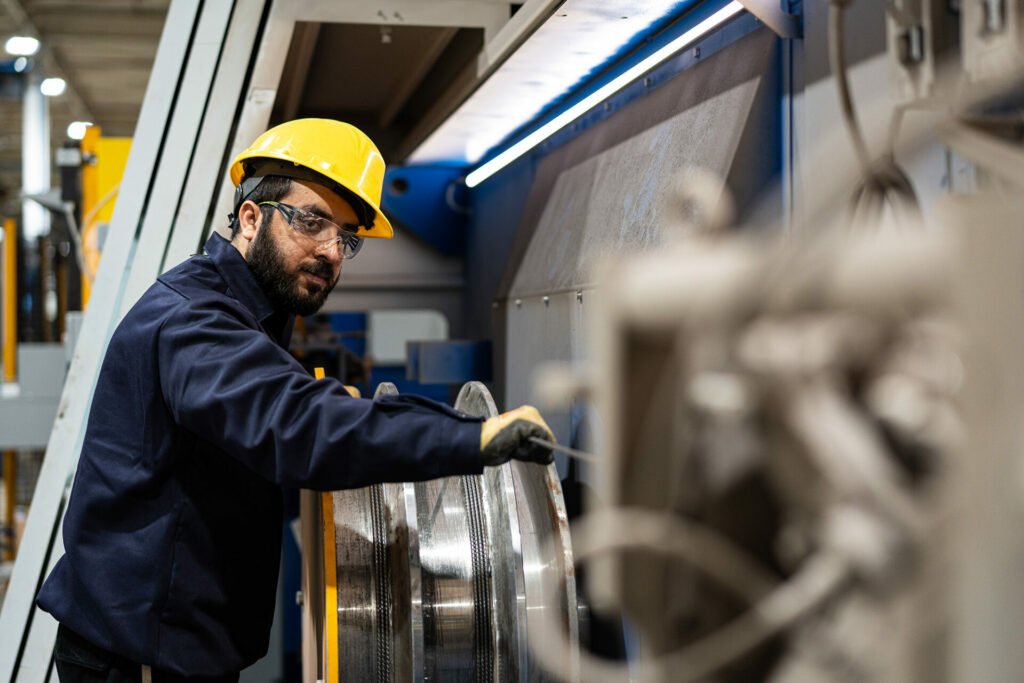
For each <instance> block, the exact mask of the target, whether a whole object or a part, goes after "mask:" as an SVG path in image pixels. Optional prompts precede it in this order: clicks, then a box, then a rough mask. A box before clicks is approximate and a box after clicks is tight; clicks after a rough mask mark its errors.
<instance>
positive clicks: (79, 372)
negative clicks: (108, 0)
mask: <svg viewBox="0 0 1024 683" xmlns="http://www.w3.org/2000/svg"><path fill="white" fill-rule="evenodd" d="M200 9H201V8H200V3H199V2H196V1H195V0H175V2H173V3H172V4H171V6H170V8H169V10H168V15H167V22H166V24H165V26H164V30H163V34H162V36H161V39H160V46H159V48H158V51H157V56H156V60H155V62H154V64H153V71H152V75H151V77H150V81H149V85H148V86H147V88H146V96H145V99H144V101H143V105H142V110H141V112H140V115H139V124H138V126H137V128H136V132H135V141H134V144H133V147H132V152H131V155H130V157H129V159H128V165H127V167H126V169H125V174H124V184H123V187H122V190H121V193H120V194H121V199H120V201H118V203H117V208H116V210H115V212H114V217H113V220H112V222H111V227H110V236H111V238H110V239H108V240H107V245H106V249H105V252H104V258H103V260H102V262H101V264H100V267H99V270H98V272H97V275H96V281H95V284H94V289H93V294H94V296H93V298H92V302H91V305H90V306H89V309H88V311H87V312H86V315H85V321H84V324H83V327H82V333H81V336H80V337H79V340H78V344H77V345H76V348H75V354H74V356H73V358H72V361H71V369H70V371H69V373H68V379H67V381H66V383H65V385H64V391H63V394H62V397H61V403H60V409H59V411H58V414H57V419H56V421H55V422H54V426H53V431H52V432H51V434H50V440H49V443H48V446H47V454H46V458H45V460H44V461H43V466H42V469H41V470H40V474H39V481H38V483H37V485H36V493H35V495H34V497H33V501H32V507H31V509H30V512H29V516H28V519H27V520H26V528H25V536H24V538H25V541H24V542H23V544H22V547H21V549H20V552H19V554H18V557H17V560H16V562H15V566H14V571H13V574H12V576H11V582H10V586H9V588H8V592H7V596H6V598H5V601H4V604H3V610H2V611H0V633H4V634H5V637H4V638H3V639H2V640H0V679H8V680H12V681H13V680H17V681H45V680H46V679H47V676H48V674H49V673H50V668H51V659H52V650H53V642H54V638H55V636H56V622H55V621H54V620H53V619H52V618H49V617H48V616H47V615H46V614H45V613H43V612H41V611H40V610H38V609H35V608H34V607H33V600H34V598H35V593H36V590H37V588H38V586H39V583H40V580H41V579H42V578H43V576H44V574H43V572H44V571H48V570H49V569H50V568H51V567H52V565H53V564H54V563H55V562H56V559H57V558H58V557H59V556H60V553H61V552H62V550H63V544H62V542H61V537H60V533H59V525H60V521H61V519H62V517H63V509H64V501H65V500H66V494H67V490H68V486H67V483H68V481H69V473H70V472H71V470H72V468H73V466H74V464H75V461H76V458H77V454H78V451H79V449H80V448H81V444H82V440H83V438H84V432H85V425H86V423H87V420H88V415H89V409H90V402H91V397H92V390H93V387H94V384H95V379H96V376H97V374H98V372H99V368H100V365H101V363H102V360H103V354H104V351H105V349H106V344H107V340H108V339H109V337H110V334H111V333H112V331H113V328H114V326H115V324H116V323H117V321H118V319H119V316H118V312H119V310H120V302H121V299H122V295H123V294H128V295H130V294H131V293H130V292H126V291H125V277H126V275H127V273H128V267H129V265H130V264H131V262H132V260H133V257H134V254H135V249H136V242H137V239H136V238H137V234H138V228H139V218H140V216H141V215H142V214H143V211H144V209H145V208H146V205H147V203H148V201H149V199H150V197H151V194H152V193H153V192H154V190H156V191H158V188H156V187H155V186H154V184H153V182H152V180H153V178H154V177H155V176H156V175H157V173H156V172H157V165H158V163H159V162H160V160H161V154H162V152H163V150H164V148H165V143H166V141H167V135H166V133H165V132H166V131H167V130H168V129H169V128H170V124H171V122H172V117H173V116H174V114H175V111H174V109H175V106H174V105H175V100H176V94H177V92H178V91H179V86H180V85H181V83H182V71H183V67H184V65H185V59H186V55H187V54H188V51H189V48H190V44H191V41H192V37H193V30H192V29H193V27H194V26H195V24H196V22H197V21H198V20H199V12H200ZM14 634H20V636H18V637H13V636H14Z"/></svg>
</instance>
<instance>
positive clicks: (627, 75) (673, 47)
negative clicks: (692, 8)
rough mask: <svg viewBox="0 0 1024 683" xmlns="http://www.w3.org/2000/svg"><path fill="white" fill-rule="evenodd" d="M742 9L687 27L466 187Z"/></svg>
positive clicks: (482, 169)
mask: <svg viewBox="0 0 1024 683" xmlns="http://www.w3.org/2000/svg"><path fill="white" fill-rule="evenodd" d="M742 10H743V5H741V4H740V3H738V2H736V1H735V0H733V2H730V3H729V4H728V5H726V6H725V7H723V8H722V9H720V10H718V11H717V12H715V13H714V14H712V15H711V16H710V17H708V18H707V19H705V20H704V21H702V22H700V23H699V24H697V25H696V26H694V27H693V28H691V29H690V30H689V31H686V32H685V33H683V34H682V35H680V36H679V37H678V38H676V39H675V40H673V41H672V42H671V43H669V44H667V45H665V46H664V47H662V48H661V49H660V50H658V51H657V52H655V53H654V54H652V55H650V56H649V57H647V58H646V59H644V60H643V61H641V62H639V63H638V64H636V65H634V66H633V67H632V68H630V69H627V70H626V71H624V72H623V73H621V74H620V75H619V76H617V77H615V78H614V79H612V80H611V81H609V82H608V83H606V84H605V85H603V86H601V87H600V88H599V89H597V90H596V91H594V92H593V93H591V94H590V95H588V96H587V97H585V98H583V99H582V100H580V101H579V102H577V103H576V104H574V105H573V106H571V107H569V108H568V109H566V110H565V111H563V112H562V113H561V114H559V115H558V116H556V117H555V118H553V119H552V120H550V121H548V122H547V123H545V124H544V125H543V126H541V127H540V128H538V129H537V130H535V131H533V132H532V133H530V134H529V135H527V136H526V137H525V138H523V139H522V140H520V141H519V142H517V143H515V144H514V145H512V146H511V147H509V148H508V149H506V150H505V151H503V152H502V153H501V154H499V155H498V156H496V157H494V158H493V159H491V160H490V161H487V162H485V163H483V164H481V165H480V166H479V167H477V168H476V169H474V170H473V171H471V172H470V173H469V174H468V175H467V176H466V186H467V187H476V186H477V185H479V184H480V183H482V182H483V181H485V180H487V179H488V178H490V177H491V176H492V175H494V174H495V173H497V172H498V171H500V170H501V169H503V168H505V167H506V166H508V165H509V164H510V163H512V162H513V161H515V160H516V159H518V158H519V157H521V156H523V155H524V154H526V153H527V152H528V151H530V150H531V149H533V148H534V147H536V146H537V145H539V144H540V143H541V142H543V141H544V140H546V139H547V138H549V137H551V136H552V135H553V134H554V133H555V132H557V131H559V130H561V129H562V128H563V127H564V126H566V125H568V124H569V123H571V122H572V121H573V120H575V119H577V118H579V117H580V116H582V115H583V114H584V113H586V112H587V111H589V110H590V109H592V108H593V107H595V106H596V105H597V104H598V103H600V102H602V101H604V100H606V99H608V98H609V97H611V96H612V95H614V94H615V93H617V92H618V91H620V90H622V89H623V88H624V87H626V86H627V85H629V84H630V83H632V82H633V81H635V80H636V79H637V78H639V77H640V76H641V75H643V74H644V73H646V72H648V71H650V70H651V69H653V68H654V67H656V66H658V65H659V64H661V63H662V62H664V61H665V60H666V59H668V58H669V57H671V56H672V55H674V54H675V53H677V52H679V51H680V50H682V49H683V48H684V47H686V46H687V45H689V44H690V43H692V42H694V41H696V40H698V39H700V38H702V37H703V36H704V35H705V34H707V33H710V32H711V31H712V30H714V29H715V28H717V27H718V26H720V25H721V24H723V23H725V22H726V21H727V20H728V19H730V18H732V17H733V16H735V15H736V14H738V13H739V12H740V11H742Z"/></svg>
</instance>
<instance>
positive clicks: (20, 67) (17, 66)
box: [14, 57, 28, 74]
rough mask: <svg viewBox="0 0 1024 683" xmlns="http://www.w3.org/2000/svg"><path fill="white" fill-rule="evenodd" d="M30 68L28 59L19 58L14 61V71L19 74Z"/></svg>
mask: <svg viewBox="0 0 1024 683" xmlns="http://www.w3.org/2000/svg"><path fill="white" fill-rule="evenodd" d="M27 68H28V57H18V58H17V59H15V60H14V70H15V71H16V72H18V73H19V74H20V73H21V72H22V71H24V70H25V69H27Z"/></svg>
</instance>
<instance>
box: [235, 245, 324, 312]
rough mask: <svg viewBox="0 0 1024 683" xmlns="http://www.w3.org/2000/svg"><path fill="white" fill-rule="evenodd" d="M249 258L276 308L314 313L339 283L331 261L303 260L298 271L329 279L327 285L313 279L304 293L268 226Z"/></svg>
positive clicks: (250, 266)
mask: <svg viewBox="0 0 1024 683" xmlns="http://www.w3.org/2000/svg"><path fill="white" fill-rule="evenodd" d="M267 227H269V226H267ZM246 262H247V263H248V264H249V270H251V271H252V274H253V275H254V276H255V277H256V281H257V282H259V284H260V287H261V288H262V289H263V293H264V294H266V295H267V298H268V299H270V303H271V305H272V306H273V307H274V310H276V311H287V312H289V313H294V314H295V315H304V316H305V315H313V314H314V313H316V312H317V311H319V310H320V307H321V306H323V305H324V301H325V300H326V299H327V295H328V294H330V293H331V290H332V289H334V285H335V284H336V283H337V280H335V279H333V278H334V269H333V268H331V265H330V264H329V263H327V262H325V261H320V260H317V261H315V262H313V263H311V264H302V265H300V266H299V271H305V272H307V273H312V274H313V275H316V276H317V277H320V278H323V279H324V280H325V281H326V282H328V283H330V284H328V286H327V287H324V288H320V286H319V285H317V284H315V283H310V284H309V291H310V293H309V294H305V293H304V292H303V290H302V287H301V286H300V283H299V273H298V272H295V273H289V272H288V271H287V270H286V269H285V265H284V258H283V257H282V256H281V252H280V250H279V249H278V248H277V243H276V242H275V241H274V239H273V238H272V237H271V236H270V230H267V229H264V230H260V231H259V232H257V233H256V237H255V239H253V241H252V244H250V245H249V251H248V254H247V256H246Z"/></svg>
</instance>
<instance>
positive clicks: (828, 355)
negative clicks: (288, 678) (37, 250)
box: [0, 0, 1024, 683]
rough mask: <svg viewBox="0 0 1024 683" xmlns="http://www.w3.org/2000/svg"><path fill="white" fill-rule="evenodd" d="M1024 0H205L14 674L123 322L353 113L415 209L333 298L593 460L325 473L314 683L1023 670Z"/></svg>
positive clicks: (150, 106)
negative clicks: (260, 189) (253, 164)
mask: <svg viewBox="0 0 1024 683" xmlns="http://www.w3.org/2000/svg"><path fill="white" fill-rule="evenodd" d="M1019 4H1020V3H1019V2H1017V3H1015V2H1014V1H1012V0H1006V1H1005V2H999V1H996V0H964V1H963V2H961V3H956V4H953V3H941V2H933V1H928V0H920V1H911V0H907V1H903V2H895V3H892V4H891V5H885V6H883V3H880V2H874V1H872V0H854V1H853V2H841V1H840V0H832V1H829V0H815V1H813V2H802V3H796V2H793V3H789V2H787V3H784V4H783V5H779V4H778V3H771V2H762V1H761V0H743V1H742V2H728V1H721V0H719V1H711V0H707V1H705V2H689V1H683V2H674V1H668V0H666V1H660V2H659V1H654V0H651V1H647V0H644V1H637V0H622V1H619V0H563V1H561V2H559V1H557V0H529V1H527V2H524V3H507V2H500V1H499V0H391V1H387V2H385V1H383V0H381V1H376V0H374V1H365V0H360V1H358V2H357V1H355V0H352V1H340V0H338V1H335V2H317V1H315V0H295V1H289V2H283V1H276V0H275V1H271V0H234V2H222V3H221V2H187V1H185V0H175V1H174V2H172V3H171V5H170V9H169V13H168V17H167V28H166V29H165V32H164V35H163V38H162V40H161V44H160V48H159V51H158V53H157V59H156V62H155V63H154V67H153V76H152V78H151V82H150V88H149V92H148V93H147V97H146V100H145V104H144V106H143V112H142V115H141V116H140V119H139V124H138V129H137V131H136V134H135V136H134V142H133V146H132V150H131V155H130V157H129V158H128V164H127V170H126V174H125V180H124V182H123V183H122V186H121V189H120V194H119V199H118V203H117V208H116V210H115V212H114V215H113V217H112V219H111V223H110V227H109V231H108V237H107V239H106V246H105V248H104V252H103V257H102V260H101V262H100V266H99V269H98V271H97V273H96V278H95V282H94V283H93V287H92V296H91V303H90V306H89V308H88V311H87V313H86V316H85V321H84V324H83V327H82V330H81V334H80V337H79V342H78V344H77V346H76V348H75V352H74V355H73V358H72V360H71V366H70V369H71V371H70V373H69V375H68V380H67V381H66V383H65V385H64V393H63V396H62V398H61V404H60V410H59V412H58V415H57V417H56V420H55V422H54V426H53V430H52V433H51V436H50V440H49V444H48V446H47V456H46V460H45V462H44V466H43V471H42V473H41V474H40V480H39V481H40V484H39V487H38V489H37V493H36V495H35V499H34V501H33V505H32V512H31V515H30V517H29V519H28V522H27V528H26V532H25V533H26V539H28V541H27V542H26V543H25V544H24V545H23V547H22V550H21V552H20V554H19V557H18V561H17V564H16V565H15V568H14V573H13V575H12V577H11V584H10V585H11V589H10V590H9V593H8V595H7V597H6V599H5V601H4V604H3V609H2V611H0V634H2V635H3V638H0V679H4V678H9V679H10V680H12V681H18V682H19V683H21V682H23V681H24V682H27V681H40V682H41V681H46V680H55V678H54V677H53V673H52V671H51V663H50V652H51V649H52V644H53V638H54V633H55V630H56V625H55V624H54V623H53V622H52V620H50V619H49V618H48V617H47V616H46V615H45V614H43V613H41V612H39V611H37V610H34V608H33V606H32V592H33V591H34V590H35V587H36V586H37V584H38V582H39V580H40V577H41V576H42V575H43V574H44V573H45V572H46V571H47V568H48V567H50V566H52V563H53V562H54V561H55V560H56V558H57V557H59V555H60V553H61V550H62V546H61V537H60V534H59V533H57V530H58V529H59V522H60V518H61V514H62V509H63V501H64V499H65V496H66V493H67V480H68V476H69V473H70V472H73V465H74V462H75V458H76V457H77V448H78V447H79V442H80V440H81V437H82V430H83V429H84V424H85V419H86V417H87V415H88V410H89V400H90V396H91V391H92V384H93V381H94V378H95V375H96V373H97V372H98V368H99V364H100V362H101V360H102V357H103V350H104V346H105V343H106V339H107V337H108V335H109V334H110V332H111V330H112V329H113V327H114V325H116V323H117V321H118V319H119V318H120V315H121V314H122V313H123V312H124V311H126V310H127V309H128V307H130V306H131V304H132V303H133V302H134V301H135V300H136V298H137V297H138V296H139V295H140V294H141V292H142V291H144V289H145V288H146V287H147V286H148V285H149V283H150V282H152V280H153V279H154V277H156V275H157V274H159V273H160V272H162V271H163V270H165V269H167V268H169V267H171V266H173V265H175V264H176V263H178V262H179V261H180V260H182V259H183V258H186V257H187V256H188V254H190V253H192V252H193V251H194V250H195V249H196V248H197V246H198V245H199V244H201V243H202V241H203V239H204V238H205V237H206V235H208V234H209V232H210V231H211V230H218V229H223V228H224V226H223V225H222V222H223V216H224V215H225V214H226V213H227V212H228V210H229V208H230V197H231V187H230V184H229V183H228V182H227V180H226V175H225V171H226V161H227V160H228V159H230V158H232V157H233V155H234V154H235V153H237V152H238V151H239V150H240V149H241V148H242V147H243V146H244V145H245V144H246V143H247V142H248V141H250V140H251V139H253V138H254V137H255V136H256V135H257V134H258V133H260V132H261V131H263V130H264V129H265V128H267V127H268V125H270V124H273V123H277V122H278V121H282V120H286V119H290V118H295V117H297V116H303V115H325V116H335V117H338V118H346V119H348V120H351V121H352V122H353V123H356V124H357V125H361V126H363V127H365V128H366V129H367V132H368V133H369V134H370V135H371V137H374V138H375V139H378V140H380V141H381V147H382V150H384V155H385V157H386V158H388V159H389V160H394V163H393V164H392V165H391V167H390V169H389V171H388V176H387V181H386V187H385V197H384V209H385V210H386V211H387V212H388V214H389V217H391V218H392V222H393V223H394V224H395V225H396V226H397V236H396V238H395V240H394V241H393V244H388V245H377V244H374V245H367V247H366V248H365V249H364V252H363V253H361V254H360V257H359V258H358V259H356V260H354V261H352V262H351V265H349V264H348V263H346V267H345V271H344V273H343V275H342V279H341V284H340V285H339V287H338V289H337V290H336V291H335V292H334V293H332V295H331V297H330V298H329V299H328V302H327V304H326V306H325V310H326V312H328V313H340V312H347V311H363V312H366V311H370V312H371V313H372V312H375V311H376V312H380V311H388V312H390V313H395V312H396V311H398V312H402V311H404V312H409V311H410V310H411V311H414V312H417V313H420V314H422V313H423V312H424V311H429V312H431V313H432V314H438V313H439V314H440V315H441V316H442V317H443V318H444V320H445V321H446V325H444V326H441V327H443V328H444V329H445V333H444V334H438V335H436V336H433V337H431V338H430V339H429V341H425V340H423V339H420V340H417V339H416V337H415V336H407V337H403V341H405V340H408V341H410V342H412V343H411V344H410V346H409V351H408V352H407V363H406V364H405V365H404V366H403V367H402V369H403V371H404V372H406V373H408V377H410V378H412V379H416V380H419V381H421V382H424V383H430V382H433V383H435V384H439V385H441V386H442V392H444V391H448V390H449V389H450V390H451V391H450V392H449V395H450V396H449V397H450V398H454V405H455V407H456V408H457V409H459V410H462V411H464V412H467V413H471V414H476V415H492V414H495V413H496V412H497V411H499V410H501V409H504V408H506V407H512V406H516V405H520V404H523V403H537V404H538V405H539V407H540V408H541V411H542V412H543V413H544V415H545V418H546V419H547V421H548V422H549V424H550V425H551V427H552V429H553V431H554V433H555V436H556V437H557V440H558V441H559V443H560V444H561V445H562V446H564V447H566V448H568V449H569V450H570V451H572V452H573V453H574V455H567V454H565V453H560V454H559V455H557V458H556V462H555V464H554V465H552V466H551V467H549V468H547V469H543V468H534V469H530V468H528V467H523V466H518V465H514V464H513V465H506V466H503V467H500V468H495V469H493V470H491V471H488V472H487V474H485V475H484V476H482V477H461V478H452V479H444V480H439V481H433V482H423V483H416V484H413V483H402V484H384V485H378V486H373V487H368V488H366V489H360V490H355V491H336V492H326V493H312V492H304V493H303V494H302V503H301V509H302V524H301V526H302V532H301V534H300V536H301V547H302V553H303V559H302V562H303V565H302V574H303V577H304V578H303V581H304V583H303V586H302V591H301V602H302V609H303V610H304V616H303V619H304V621H303V629H304V636H305V637H304V642H305V650H304V656H303V667H304V668H303V681H309V682H310V683H312V682H313V681H318V680H323V681H335V680H359V681H367V680H374V681H399V680H401V681H411V680H428V679H429V680H480V681H483V680H487V681H535V680H568V681H586V682H587V683H590V682H592V681H613V680H614V681H624V680H642V681H658V682H660V681H680V680H714V681H748V680H771V681H778V682H782V681H787V682H788V681H804V680H814V681H874V680H929V681H979V680H984V681H1013V680H1018V679H1019V678H1020V677H1021V673H1022V672H1024V654H1022V653H1024V649H1021V648H1020V647H1019V646H1018V644H1017V642H1016V640H1017V638H1018V637H1019V635H1018V634H1019V633H1020V630H1021V626H1022V623H1024V592H1022V591H1021V589H1020V586H1019V585H1018V584H1019V575H1020V570H1021V567H1022V566H1024V541H1022V540H1021V539H1020V538H1019V534H1018V533H1017V528H1018V527H1019V526H1020V522H1021V521H1024V520H1022V519H1021V517H1022V515H1021V509H1022V506H1021V504H1020V503H1021V493H1020V490H1019V488H1020V486H1019V482H1020V476H1019V471H1020V464H1019V460H1020V453H1021V450H1022V447H1024V443H1021V434H1020V429H1019V414H1020V410H1021V407H1022V404H1024V393H1022V389H1021V387H1024V364H1022V363H1021V361H1020V358H1019V349H1020V348H1021V347H1022V346H1024V318H1022V315H1021V312H1020V310H1019V309H1020V305H1019V302H1018V298H1019V293H1020V292H1021V291H1022V286H1024V283H1022V282H1021V277H1022V275H1021V274H1022V273H1024V268H1021V254H1022V253H1024V242H1022V240H1024V233H1022V232H1021V230H1020V216H1021V215H1022V214H1024V206H1022V205H1021V199H1020V198H1021V196H1022V195H1021V191H1020V190H1021V187H1022V186H1024V171H1022V169H1024V154H1022V151H1021V136H1020V129H1021V126H1020V124H1021V119H1020V112H1021V110H1022V109H1021V95H1022V94H1024V89H1022V88H1021V80H1020V78H1021V65H1022V60H1021V55H1022V54H1024V52H1022V43H1021V40H1022V38H1021V34H1020V26H1019V24H1020V22H1021V11H1020V10H1021V8H1020V7H1019ZM368 63H374V64H379V65H380V68H379V70H378V71H377V72H375V73H374V74H370V75H368V71H367V69H366V66H365V65H366V64H368ZM395 65H397V67H396V66H395ZM339 83H340V84H344V85H345V87H341V86H339ZM184 94H187V95H188V96H187V97H186V96H183V95H184ZM393 321H394V319H391V322H387V321H385V322H386V324H387V325H392V323H393ZM399 326H400V325H399ZM370 327H372V326H370ZM377 329H378V330H383V329H385V323H381V327H379V328H377ZM387 329H389V330H394V329H395V327H394V326H392V327H388V328H387ZM420 329H425V328H420ZM438 329H440V328H438ZM362 333H363V331H362V330H360V334H362ZM410 334H411V333H410ZM366 336H367V337H368V338H369V340H368V343H367V349H373V348H374V344H375V342H374V336H375V335H374V332H373V330H372V329H368V330H366ZM377 336H378V338H379V337H380V336H383V335H382V334H379V335H377ZM442 337H445V338H442ZM417 341H421V342H422V343H419V344H418V343H417ZM481 342H482V343H481ZM308 348H313V345H312V344H310V345H308ZM388 353H392V352H391V351H389V352H388ZM373 355H374V353H373V352H372V351H371V350H368V351H367V357H368V358H369V357H372V356H373ZM378 355H379V357H382V358H383V357H384V355H385V354H384V352H383V351H379V352H378ZM482 361H486V362H482ZM371 365H372V358H369V360H367V361H366V362H365V366H366V368H369V367H370V366H371ZM364 369H365V368H364ZM369 376H372V373H370V375H369ZM472 380H485V381H487V384H486V385H484V384H482V383H480V382H476V381H472ZM396 381H400V380H396ZM373 384H374V386H369V387H367V389H368V390H370V391H372V390H374V389H376V390H377V391H378V392H389V391H396V390H397V389H396V388H395V387H392V386H389V385H387V384H379V383H373ZM377 384H379V387H378V386H377ZM460 386H461V387H462V389H461V392H460V393H458V396H457V397H455V396H454V391H455V390H456V389H457V388H458V387H460ZM292 597H293V593H292V594H289V593H288V591H287V590H284V591H283V596H282V605H288V603H289V602H291V601H292ZM9 635H10V636H11V637H8V636H9ZM257 666H259V665H257ZM247 676H250V678H246V677H247ZM260 676H264V678H260ZM267 676H268V674H265V673H261V674H256V673H252V672H249V673H243V680H267V678H266V677H267Z"/></svg>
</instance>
